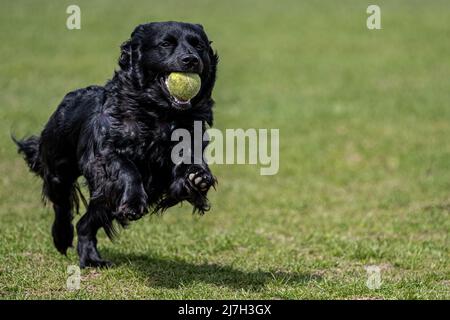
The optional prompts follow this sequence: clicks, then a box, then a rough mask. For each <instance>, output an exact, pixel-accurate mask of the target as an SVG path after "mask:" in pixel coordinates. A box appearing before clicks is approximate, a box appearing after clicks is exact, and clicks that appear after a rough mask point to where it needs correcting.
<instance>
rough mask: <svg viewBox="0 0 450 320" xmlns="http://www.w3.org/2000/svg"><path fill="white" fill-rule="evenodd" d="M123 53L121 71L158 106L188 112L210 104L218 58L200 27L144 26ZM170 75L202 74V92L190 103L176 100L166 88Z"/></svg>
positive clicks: (162, 24) (156, 24)
mask: <svg viewBox="0 0 450 320" xmlns="http://www.w3.org/2000/svg"><path fill="white" fill-rule="evenodd" d="M121 50H122V52H121V56H120V58H119V66H120V69H121V71H122V72H123V73H125V74H126V76H127V78H128V80H129V81H131V82H132V83H133V86H134V87H135V88H136V87H137V89H138V90H141V92H142V93H143V94H145V95H146V97H147V98H148V99H150V100H152V102H153V103H156V104H157V105H158V106H160V107H162V108H168V109H177V110H185V109H189V108H191V107H195V106H196V105H197V104H198V103H200V102H204V101H209V100H211V92H212V89H213V87H214V82H215V77H216V65H217V62H218V56H217V54H215V53H214V51H213V49H212V48H211V41H209V39H208V37H207V36H206V33H205V31H204V30H203V27H202V26H201V25H199V24H190V23H182V22H172V21H170V22H154V23H148V24H142V25H139V26H138V27H136V29H135V30H134V31H133V33H132V34H131V38H130V39H129V40H127V41H126V42H124V43H123V44H122V46H121ZM171 72H190V73H197V74H199V75H200V78H201V81H202V85H201V89H200V92H199V93H198V94H197V95H196V96H195V97H194V98H192V99H191V100H190V101H179V100H177V99H176V98H175V97H173V96H172V95H171V94H170V93H169V91H168V89H167V86H166V81H165V80H166V78H167V76H168V75H169V74H170V73H171Z"/></svg>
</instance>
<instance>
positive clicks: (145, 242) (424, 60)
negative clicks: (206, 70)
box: [0, 0, 450, 299]
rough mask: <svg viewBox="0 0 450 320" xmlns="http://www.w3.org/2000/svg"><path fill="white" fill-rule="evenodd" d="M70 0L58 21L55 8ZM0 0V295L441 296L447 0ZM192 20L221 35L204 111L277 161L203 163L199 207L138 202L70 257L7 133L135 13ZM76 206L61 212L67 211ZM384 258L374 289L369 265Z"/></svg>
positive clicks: (54, 98)
mask: <svg viewBox="0 0 450 320" xmlns="http://www.w3.org/2000/svg"><path fill="white" fill-rule="evenodd" d="M70 4H77V5H79V6H80V8H81V19H82V21H81V30H72V31H70V30H67V28H66V19H67V16H68V15H67V14H66V8H67V6H68V5H70ZM369 4H373V2H372V1H371V2H368V1H357V0H354V1H348V0H345V1H339V2H338V1H308V2H306V1H303V2H300V1H297V0H282V1H275V0H273V1H269V0H265V1H262V0H252V1H221V2H219V1H206V0H205V1H200V0H198V1H173V0H165V1H149V0H145V1H123V0H122V1H101V0H95V1H56V0H55V1H31V0H29V1H25V0H17V1H6V0H5V1H2V2H1V3H0V9H1V10H0V26H1V28H0V40H1V43H2V45H1V46H0V88H1V90H0V92H1V94H0V121H1V122H0V159H1V161H0V298H6V299H14V298H27V299H36V298H54V299H55V298H56V299H61V298H80V299H85V298H109V299H114V298H125V299H133V298H139V299H140V298H143V299H157V298H167V299H172V298H175V299H179V298H186V299H189V298H197V299H204V298H225V299H226V298H238V299H243V298H273V299H308V298H314V299H325V298H339V299H431V298H437V299H448V298H450V268H449V265H450V263H449V262H450V258H449V257H450V252H449V247H450V241H449V231H450V219H449V211H450V197H449V194H450V140H449V139H450V138H449V136H450V90H449V88H450V60H449V57H450V41H449V40H450V26H449V22H450V2H449V1H446V0H442V1H438V0H434V1H419V0H409V1H406V0H405V1H377V2H376V4H378V5H379V6H380V7H381V19H382V30H372V31H371V30H368V29H367V28H366V19H367V17H368V14H367V13H366V8H367V6H368V5H369ZM164 20H181V21H188V22H195V23H201V24H203V25H204V27H205V29H206V31H207V33H208V35H209V37H210V38H211V39H212V40H213V41H214V43H213V46H214V48H215V49H216V50H217V51H218V52H219V55H220V65H219V74H218V81H217V85H216V90H215V92H214V97H215V100H216V102H217V104H216V107H215V119H216V120H215V127H216V128H219V129H225V128H244V129H245V128H279V129H280V171H279V173H278V174H277V175H275V176H260V175H259V167H258V166H249V165H234V166H224V165H215V166H213V170H214V173H215V174H216V176H217V177H218V179H219V187H218V190H217V192H212V193H211V201H212V204H213V208H212V210H211V211H210V212H209V213H208V214H207V215H205V216H204V217H197V216H192V215H191V208H190V207H189V206H188V205H184V206H182V207H179V208H174V209H171V210H169V212H167V213H166V214H165V215H164V216H162V217H156V216H147V217H145V218H143V219H142V220H140V221H139V222H137V223H134V224H132V225H131V226H130V228H129V229H128V230H126V231H125V232H122V233H121V235H120V238H119V239H117V240H116V241H115V242H114V243H111V242H109V241H108V240H107V239H106V237H105V236H104V234H103V233H102V234H101V236H100V241H99V248H100V250H101V252H102V253H103V255H104V257H105V258H107V259H110V260H113V261H114V262H115V263H116V266H115V267H114V268H112V269H109V270H96V269H88V270H83V271H82V282H81V289H80V290H79V291H75V292H70V291H68V290H67V289H66V278H67V276H68V275H67V272H66V269H67V266H68V265H70V264H77V257H76V254H75V252H74V250H72V251H71V252H70V253H69V255H68V257H64V256H60V255H59V254H58V253H57V252H56V250H55V249H54V248H53V246H52V241H51V237H50V226H51V221H52V212H51V210H50V208H48V207H43V206H42V205H41V203H40V181H39V180H38V179H36V178H34V177H32V176H31V175H30V174H29V173H28V172H27V170H26V167H25V164H24V162H23V161H22V160H21V159H20V157H19V156H18V155H17V154H16V151H15V148H14V146H13V144H12V143H11V141H10V138H9V135H10V132H11V131H12V132H14V133H16V134H17V135H19V136H22V135H26V134H33V133H38V132H40V130H41V129H42V128H43V125H44V124H45V123H46V121H47V119H48V117H49V116H50V114H51V113H52V112H53V111H54V110H55V108H56V106H57V104H58V103H59V102H60V101H61V99H62V97H63V96H64V95H65V93H67V92H68V91H70V90H73V89H76V88H80V87H84V86H87V85H90V84H103V83H105V81H106V80H107V79H109V78H110V77H111V76H112V73H113V70H114V68H116V64H117V63H116V62H117V58H118V55H119V46H120V44H121V43H122V42H123V41H124V40H126V39H127V38H128V37H129V35H130V33H131V31H132V30H133V28H134V27H135V26H136V25H137V24H140V23H144V22H150V21H164ZM78 218H79V217H76V219H78ZM369 265H377V266H379V267H380V269H381V279H382V285H381V287H380V289H378V290H371V289H369V288H368V287H367V286H366V281H367V278H368V277H367V273H366V270H365V267H366V266H369Z"/></svg>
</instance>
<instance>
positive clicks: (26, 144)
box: [11, 136, 42, 175]
mask: <svg viewBox="0 0 450 320" xmlns="http://www.w3.org/2000/svg"><path fill="white" fill-rule="evenodd" d="M11 139H12V140H13V141H14V143H15V144H16V145H17V148H18V151H19V153H20V154H22V155H23V157H24V159H25V161H26V163H27V165H28V167H29V168H30V170H31V171H33V172H34V173H36V174H38V175H42V165H41V161H40V159H39V143H40V139H39V137H37V136H31V137H29V138H25V139H22V140H18V139H16V138H15V137H14V136H11Z"/></svg>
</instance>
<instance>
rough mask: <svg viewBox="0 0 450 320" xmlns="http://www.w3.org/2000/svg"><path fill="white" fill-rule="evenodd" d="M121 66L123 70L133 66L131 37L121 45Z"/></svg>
mask: <svg viewBox="0 0 450 320" xmlns="http://www.w3.org/2000/svg"><path fill="white" fill-rule="evenodd" d="M119 66H120V69H122V70H123V71H127V70H129V69H130V68H131V39H129V40H127V41H125V42H124V43H122V45H121V46H120V57H119Z"/></svg>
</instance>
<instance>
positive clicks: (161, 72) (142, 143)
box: [14, 22, 218, 267]
mask: <svg viewBox="0 0 450 320" xmlns="http://www.w3.org/2000/svg"><path fill="white" fill-rule="evenodd" d="M121 50H122V51H121V55H120V58H119V66H120V68H119V70H118V71H116V72H115V73H114V77H113V78H112V80H110V81H108V82H107V83H106V85H105V86H103V87H101V86H90V87H87V88H84V89H79V90H76V91H73V92H70V93H68V94H67V95H66V96H65V97H64V100H63V101H62V102H61V104H60V105H59V106H58V108H57V110H56V112H55V113H54V114H53V115H52V116H51V117H50V119H49V121H48V123H47V125H46V126H45V128H44V130H43V132H42V134H41V136H40V137H37V136H32V137H30V138H27V139H24V140H19V141H18V140H16V139H14V140H15V142H16V144H17V145H18V148H19V152H20V153H22V154H23V155H24V158H25V160H26V161H27V163H28V165H29V167H30V169H31V170H32V171H33V172H35V173H36V174H38V175H39V176H40V177H41V178H42V179H43V196H44V199H48V200H50V201H51V202H52V204H53V208H54V211H55V221H54V223H53V226H52V235H53V242H54V244H55V246H56V248H57V249H58V251H59V252H61V253H63V254H65V253H66V251H67V248H68V247H70V246H72V240H73V225H72V218H73V212H74V211H78V209H79V203H80V199H81V200H82V201H83V202H84V203H85V205H86V206H87V212H86V214H85V215H83V216H82V217H81V219H80V221H79V222H78V224H77V234H78V246H77V249H78V255H79V257H80V266H81V267H86V266H94V267H97V266H107V265H109V262H108V261H105V260H103V259H102V258H101V257H100V254H99V253H98V251H97V239H96V233H97V231H98V229H99V228H101V227H103V228H104V230H105V231H106V233H107V235H108V236H109V237H110V238H112V237H113V236H114V234H115V232H116V230H115V228H114V224H113V221H118V222H119V224H120V225H122V226H125V225H126V224H127V223H128V222H129V221H130V220H136V219H139V218H140V217H141V216H142V215H143V214H145V213H146V212H147V208H150V209H151V210H152V211H153V212H163V211H164V210H165V209H167V208H169V207H171V206H173V205H175V204H177V203H179V202H181V201H183V200H187V201H189V202H190V203H191V204H192V205H193V207H194V211H198V212H200V213H204V212H205V211H207V210H208V209H209V203H208V200H207V198H206V194H207V192H208V190H209V188H210V187H211V186H214V185H215V182H216V180H215V178H214V177H213V175H212V174H211V172H210V170H209V168H208V166H207V164H206V163H204V162H202V163H201V164H187V163H178V164H174V163H173V162H172V160H171V150H172V148H173V146H174V144H175V142H172V141H171V133H172V132H173V130H175V129H178V128H184V129H187V130H189V131H190V132H192V131H193V127H194V121H201V122H202V123H203V130H205V129H206V126H207V125H209V126H211V125H212V122H213V116H212V106H213V103H214V101H213V100H212V98H211V92H212V89H213V87H214V82H215V77H216V66H217V63H218V56H217V54H215V53H214V52H213V50H212V48H211V46H210V41H209V40H208V38H207V36H206V34H205V32H204V31H203V27H202V26H201V25H196V24H189V23H179V22H158V23H148V24H143V25H139V26H138V27H137V28H136V29H135V30H134V31H133V33H132V34H131V38H130V39H129V40H128V41H126V42H125V43H123V44H122V46H121ZM174 71H177V72H191V73H197V74H199V75H200V78H201V81H202V85H201V89H200V92H199V93H198V94H197V96H195V97H194V98H192V100H191V101H179V100H177V99H175V98H174V97H172V96H171V95H170V94H169V92H168V90H167V87H166V85H165V79H166V77H167V75H168V74H170V73H171V72H174ZM206 145H207V142H205V143H203V148H205V147H206ZM79 176H84V177H85V179H86V182H87V185H88V188H89V193H90V199H89V204H86V201H85V200H84V198H83V196H82V194H81V192H80V189H79V187H78V184H77V178H78V177H79Z"/></svg>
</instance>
